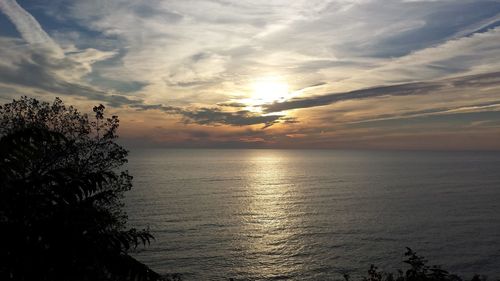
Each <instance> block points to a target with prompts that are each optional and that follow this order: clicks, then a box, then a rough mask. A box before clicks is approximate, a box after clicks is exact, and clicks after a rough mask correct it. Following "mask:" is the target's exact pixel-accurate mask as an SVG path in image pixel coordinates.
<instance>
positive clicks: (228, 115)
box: [181, 108, 283, 128]
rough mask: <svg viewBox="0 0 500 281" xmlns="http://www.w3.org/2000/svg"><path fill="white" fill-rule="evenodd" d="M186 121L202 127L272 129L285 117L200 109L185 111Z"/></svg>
mask: <svg viewBox="0 0 500 281" xmlns="http://www.w3.org/2000/svg"><path fill="white" fill-rule="evenodd" d="M181 114H182V115H183V116H184V117H185V118H186V119H185V121H186V123H191V122H192V123H196V124H200V125H217V124H224V125H232V126H248V125H256V124H264V128H267V127H270V126H272V125H273V124H275V123H276V122H278V120H279V119H280V118H282V117H283V115H266V116H264V115H259V114H256V113H253V112H250V111H248V110H240V111H236V112H227V111H222V110H220V109H219V108H199V109H196V110H193V111H189V110H184V111H182V113H181Z"/></svg>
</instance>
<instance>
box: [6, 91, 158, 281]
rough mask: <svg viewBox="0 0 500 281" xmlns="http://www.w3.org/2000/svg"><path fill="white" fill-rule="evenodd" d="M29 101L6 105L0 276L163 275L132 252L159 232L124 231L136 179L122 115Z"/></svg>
mask: <svg viewBox="0 0 500 281" xmlns="http://www.w3.org/2000/svg"><path fill="white" fill-rule="evenodd" d="M104 109H105V107H104V106H103V105H99V106H96V107H94V109H93V111H94V113H95V117H94V118H92V119H91V118H89V116H88V115H87V114H82V113H80V112H79V111H78V110H77V109H75V108H74V107H72V106H70V107H66V106H65V105H64V104H63V102H62V101H61V100H60V99H59V98H56V99H55V101H54V102H53V103H52V104H49V103H47V102H39V101H38V100H36V99H34V98H28V97H22V98H21V99H20V100H14V101H13V102H12V103H8V104H5V105H4V106H1V107H0V229H1V231H0V239H1V241H2V244H3V245H2V246H1V251H0V259H1V260H0V280H82V281H83V280H89V281H90V280H160V279H161V277H160V276H159V275H158V274H157V273H155V272H153V271H152V270H150V269H149V268H148V267H147V266H145V265H144V264H142V263H140V262H138V261H137V260H135V259H133V258H132V257H131V256H129V255H128V253H129V251H130V250H131V249H133V248H135V247H138V246H139V245H145V244H148V243H149V242H150V240H151V239H152V238H153V237H152V236H151V234H150V233H149V232H148V231H147V230H137V229H134V228H132V229H127V228H126V220H127V217H126V214H125V213H124V212H123V210H122V205H123V204H122V202H121V198H122V196H123V193H124V192H125V191H127V190H129V189H130V188H131V187H132V183H131V181H132V176H130V175H129V173H128V171H127V170H124V169H123V165H124V164H125V163H126V162H127V158H126V157H127V151H126V150H125V149H124V148H123V147H121V146H120V145H118V144H117V143H116V142H115V140H116V138H117V134H116V132H117V129H118V125H119V120H118V117H116V116H112V117H110V118H105V116H104Z"/></svg>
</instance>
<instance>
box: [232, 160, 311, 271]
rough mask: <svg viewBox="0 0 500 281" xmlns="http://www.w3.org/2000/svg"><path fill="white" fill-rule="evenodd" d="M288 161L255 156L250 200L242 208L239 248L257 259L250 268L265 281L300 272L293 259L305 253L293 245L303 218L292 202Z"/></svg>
mask: <svg viewBox="0 0 500 281" xmlns="http://www.w3.org/2000/svg"><path fill="white" fill-rule="evenodd" d="M288 160H289V159H287V158H283V157H281V156H280V154H279V152H264V153H263V152H262V151H259V152H255V154H253V155H251V159H250V161H251V162H252V165H249V166H248V167H249V171H247V172H246V174H247V175H248V186H247V187H246V190H247V193H248V197H246V198H247V199H246V200H245V201H244V202H242V205H241V211H242V217H243V219H244V222H243V225H242V231H241V235H242V237H241V240H240V242H241V243H242V245H240V246H241V248H242V249H243V251H244V253H245V254H246V255H249V256H254V257H256V259H255V260H252V262H251V263H252V264H248V265H247V266H248V267H247V268H248V269H250V270H252V271H254V272H253V273H252V274H257V275H261V276H262V277H263V278H272V277H276V276H280V275H283V274H285V273H286V272H290V271H295V272H296V271H300V270H298V268H297V267H298V266H300V265H297V264H294V262H293V258H292V257H293V256H296V255H298V254H300V252H301V250H302V249H301V244H299V243H295V242H293V241H297V239H296V238H297V236H299V235H300V233H299V231H298V230H299V229H300V225H301V224H302V221H301V220H302V216H300V208H299V206H298V205H297V204H296V202H293V200H292V198H293V197H296V196H294V193H296V192H297V189H296V186H295V184H294V183H292V182H290V180H289V179H290V175H289V174H288V172H289V170H288V169H287V166H288V165H290V163H288ZM294 238H295V239H294ZM253 276H255V275H253Z"/></svg>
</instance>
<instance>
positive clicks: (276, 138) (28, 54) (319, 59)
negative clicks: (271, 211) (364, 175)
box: [0, 0, 500, 150]
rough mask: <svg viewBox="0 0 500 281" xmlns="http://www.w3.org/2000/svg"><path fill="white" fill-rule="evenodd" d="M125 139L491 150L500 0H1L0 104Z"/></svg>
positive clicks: (498, 142)
mask: <svg viewBox="0 0 500 281" xmlns="http://www.w3.org/2000/svg"><path fill="white" fill-rule="evenodd" d="M23 95H27V96H32V97H37V98H39V99H41V100H47V101H51V100H53V99H54V97H56V96H58V97H60V98H62V99H63V101H64V102H65V103H66V104H72V105H75V106H77V107H78V108H79V109H80V110H81V111H83V112H88V111H90V109H91V108H92V106H93V105H96V104H104V105H105V106H106V107H107V110H108V111H109V112H110V113H111V114H117V115H118V116H119V117H120V120H121V127H120V132H119V133H120V136H121V139H122V141H123V142H124V143H126V145H128V146H130V147H136V146H147V147H148V146H154V147H224V148H226V147H227V148H240V147H242V148H243V147H263V148H338V149H417V150H419V149H424V150H500V1H481V0H473V1H462V0H442V1H439V0H435V1H431V0H383V1H382V0H334V1H329V0H295V1H290V0H163V1H162V0H105V1H104V0H44V1H40V0H26V1H23V0H18V1H17V2H16V1H15V0H0V103H6V102H9V101H11V100H12V99H17V98H19V97H21V96H23Z"/></svg>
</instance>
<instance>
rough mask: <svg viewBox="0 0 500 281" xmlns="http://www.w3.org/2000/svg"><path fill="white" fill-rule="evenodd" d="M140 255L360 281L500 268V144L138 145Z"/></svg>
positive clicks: (232, 274)
mask: <svg viewBox="0 0 500 281" xmlns="http://www.w3.org/2000/svg"><path fill="white" fill-rule="evenodd" d="M128 169H129V171H130V173H131V174H132V175H133V176H134V181H133V183H134V187H133V189H132V190H131V191H128V192H127V194H126V196H125V198H124V201H125V209H126V211H127V213H128V216H129V226H130V227H136V228H148V229H149V230H150V231H151V233H152V234H153V235H154V237H155V240H153V241H151V244H150V245H149V246H147V247H145V248H140V249H138V250H136V251H135V252H134V253H133V255H134V256H135V257H136V258H137V259H138V260H140V261H141V262H143V263H145V264H147V265H149V266H150V267H151V268H152V269H154V270H155V271H157V272H159V273H161V274H168V273H179V274H181V275H182V278H183V280H188V281H189V280H229V278H234V280H342V279H343V275H344V274H348V275H349V276H351V280H354V279H356V278H359V277H360V276H366V272H367V270H368V269H369V267H370V265H371V264H374V265H376V266H377V267H378V268H379V270H385V271H395V270H397V269H403V270H404V269H406V268H407V267H406V264H405V263H404V260H405V259H406V257H405V256H404V253H405V252H406V250H407V249H406V247H409V248H411V249H412V250H414V251H416V252H417V254H418V255H422V256H424V257H425V258H426V259H427V260H429V265H442V268H443V269H445V270H448V271H450V272H452V273H456V274H459V275H462V276H463V277H465V278H471V277H472V275H473V274H476V273H477V274H482V275H485V276H488V277H489V279H490V280H496V279H498V278H500V152H422V151H343V150H273V149H134V150H132V151H131V153H130V155H129V163H128Z"/></svg>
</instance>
